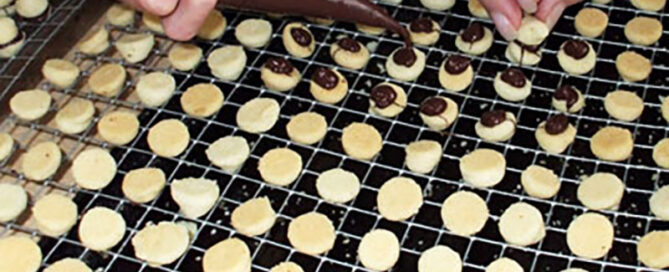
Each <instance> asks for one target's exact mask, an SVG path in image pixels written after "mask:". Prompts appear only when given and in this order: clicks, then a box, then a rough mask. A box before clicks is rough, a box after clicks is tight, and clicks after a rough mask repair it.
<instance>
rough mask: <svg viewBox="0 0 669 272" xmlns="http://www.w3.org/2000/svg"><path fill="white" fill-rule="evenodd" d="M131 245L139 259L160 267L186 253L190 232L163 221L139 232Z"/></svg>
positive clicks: (181, 226)
mask: <svg viewBox="0 0 669 272" xmlns="http://www.w3.org/2000/svg"><path fill="white" fill-rule="evenodd" d="M131 243H132V246H133V247H134V249H135V257H137V259H140V260H144V261H146V262H147V263H148V264H149V266H151V267H158V266H161V265H165V264H169V263H172V262H174V261H176V260H177V259H178V258H179V257H181V255H183V254H184V253H185V252H186V249H188V244H189V237H188V230H187V229H186V227H184V226H183V225H180V224H176V223H173V222H167V221H163V222H159V223H158V225H147V226H146V227H144V228H143V229H142V230H140V231H138V232H137V233H136V234H135V236H134V237H132V240H131ZM205 254H206V253H205Z"/></svg>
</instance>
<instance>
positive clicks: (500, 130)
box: [474, 109, 516, 142]
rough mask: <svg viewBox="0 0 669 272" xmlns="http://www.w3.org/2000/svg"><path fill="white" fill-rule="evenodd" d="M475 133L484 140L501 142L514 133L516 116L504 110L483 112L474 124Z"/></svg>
mask: <svg viewBox="0 0 669 272" xmlns="http://www.w3.org/2000/svg"><path fill="white" fill-rule="evenodd" d="M474 130H475V131H476V135H478V136H479V137H481V138H482V139H484V140H486V141H491V142H503V141H506V140H508V139H510V138H511V137H512V136H513V134H515V133H516V117H515V116H514V115H513V113H510V112H507V111H505V110H501V109H498V110H491V111H487V112H484V113H483V114H482V115H481V118H480V119H479V121H478V122H476V124H475V125H474Z"/></svg>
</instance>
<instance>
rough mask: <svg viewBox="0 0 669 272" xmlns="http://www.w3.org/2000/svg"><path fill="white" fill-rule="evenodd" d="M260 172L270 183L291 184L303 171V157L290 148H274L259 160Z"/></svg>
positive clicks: (278, 184)
mask: <svg viewBox="0 0 669 272" xmlns="http://www.w3.org/2000/svg"><path fill="white" fill-rule="evenodd" d="M258 172H260V176H261V177H262V179H263V180H264V181H265V182H267V183H269V184H273V185H277V186H287V185H290V184H291V183H293V181H295V180H296V179H297V177H298V176H299V175H300V173H301V172H302V157H301V156H300V154H298V153H297V152H295V151H293V150H290V149H288V148H275V149H272V150H270V151H267V152H266V153H265V154H263V155H262V157H261V158H260V160H259V161H258Z"/></svg>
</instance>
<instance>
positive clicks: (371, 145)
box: [341, 122, 383, 160]
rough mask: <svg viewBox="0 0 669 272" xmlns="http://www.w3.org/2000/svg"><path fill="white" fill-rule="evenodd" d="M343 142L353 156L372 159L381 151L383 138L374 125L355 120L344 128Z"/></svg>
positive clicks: (345, 150) (359, 158) (346, 150)
mask: <svg viewBox="0 0 669 272" xmlns="http://www.w3.org/2000/svg"><path fill="white" fill-rule="evenodd" d="M341 144H342V146H343V148H344V152H346V155H348V156H350V157H351V158H354V159H358V160H371V159H372V158H374V156H376V154H378V153H379V152H380V151H381V148H382V147H383V140H382V139H381V134H380V133H379V131H378V130H376V128H374V127H373V126H371V125H368V124H365V123H358V122H353V123H351V124H349V125H348V126H346V127H345V128H344V129H343V130H342V136H341Z"/></svg>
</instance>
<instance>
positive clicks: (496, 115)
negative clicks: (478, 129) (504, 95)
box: [481, 110, 506, 127]
mask: <svg viewBox="0 0 669 272" xmlns="http://www.w3.org/2000/svg"><path fill="white" fill-rule="evenodd" d="M504 121H506V111H504V110H491V111H488V112H484V113H483V115H481V124H482V125H484V126H486V127H495V126H497V125H499V124H501V123H502V122H504Z"/></svg>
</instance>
